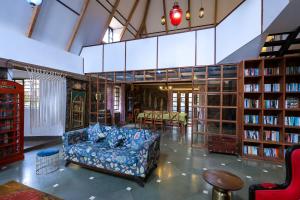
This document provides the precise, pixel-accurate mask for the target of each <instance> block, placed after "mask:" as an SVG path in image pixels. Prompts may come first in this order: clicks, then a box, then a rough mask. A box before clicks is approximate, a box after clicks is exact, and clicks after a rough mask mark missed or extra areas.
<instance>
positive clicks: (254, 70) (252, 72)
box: [244, 68, 259, 76]
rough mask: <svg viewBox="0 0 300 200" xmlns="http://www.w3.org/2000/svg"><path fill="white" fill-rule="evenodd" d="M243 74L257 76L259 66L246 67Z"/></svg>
mask: <svg viewBox="0 0 300 200" xmlns="http://www.w3.org/2000/svg"><path fill="white" fill-rule="evenodd" d="M244 74H245V76H259V68H247V69H245V70H244Z"/></svg>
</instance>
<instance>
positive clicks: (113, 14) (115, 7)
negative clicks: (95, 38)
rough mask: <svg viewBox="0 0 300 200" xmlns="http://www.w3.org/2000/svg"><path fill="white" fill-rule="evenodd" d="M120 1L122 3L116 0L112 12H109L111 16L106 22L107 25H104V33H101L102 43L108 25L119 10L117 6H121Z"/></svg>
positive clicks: (100, 40)
mask: <svg viewBox="0 0 300 200" xmlns="http://www.w3.org/2000/svg"><path fill="white" fill-rule="evenodd" d="M119 3H120V0H116V2H115V4H114V6H113V7H112V10H111V12H110V14H109V16H108V19H107V21H106V23H105V26H104V28H103V31H102V33H101V35H100V39H99V43H100V44H101V43H102V40H103V37H104V35H105V32H106V30H107V29H108V27H109V24H110V22H111V20H112V18H113V17H114V16H115V13H116V11H117V8H118V6H119Z"/></svg>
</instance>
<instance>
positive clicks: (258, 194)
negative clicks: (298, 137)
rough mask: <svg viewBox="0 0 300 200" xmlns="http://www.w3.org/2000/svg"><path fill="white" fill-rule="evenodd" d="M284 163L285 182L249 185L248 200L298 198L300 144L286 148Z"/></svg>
mask: <svg viewBox="0 0 300 200" xmlns="http://www.w3.org/2000/svg"><path fill="white" fill-rule="evenodd" d="M285 163H286V181H285V183H283V184H272V183H263V184H257V185H251V186H250V188H249V200H273V199H288V200H299V199H300V145H295V146H292V147H290V148H289V149H288V150H287V152H286V157H285Z"/></svg>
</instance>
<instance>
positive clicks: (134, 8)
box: [120, 0, 139, 40]
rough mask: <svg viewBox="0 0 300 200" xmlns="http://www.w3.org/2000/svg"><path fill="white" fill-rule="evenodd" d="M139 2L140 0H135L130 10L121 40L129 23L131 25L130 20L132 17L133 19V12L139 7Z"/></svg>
mask: <svg viewBox="0 0 300 200" xmlns="http://www.w3.org/2000/svg"><path fill="white" fill-rule="evenodd" d="M138 3H139V0H135V2H134V4H133V6H132V8H131V10H130V13H129V16H128V19H127V20H126V24H125V25H124V28H123V30H122V32H121V35H120V40H122V39H123V36H124V33H125V31H126V30H127V28H128V25H129V23H130V21H131V19H132V17H133V14H134V12H135V10H136V8H137V5H138Z"/></svg>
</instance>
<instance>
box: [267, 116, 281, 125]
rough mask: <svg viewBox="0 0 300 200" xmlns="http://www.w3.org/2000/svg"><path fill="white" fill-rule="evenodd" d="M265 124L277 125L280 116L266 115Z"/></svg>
mask: <svg viewBox="0 0 300 200" xmlns="http://www.w3.org/2000/svg"><path fill="white" fill-rule="evenodd" d="M264 124H265V125H277V124H278V116H272V115H271V116H268V115H267V116H264Z"/></svg>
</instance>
